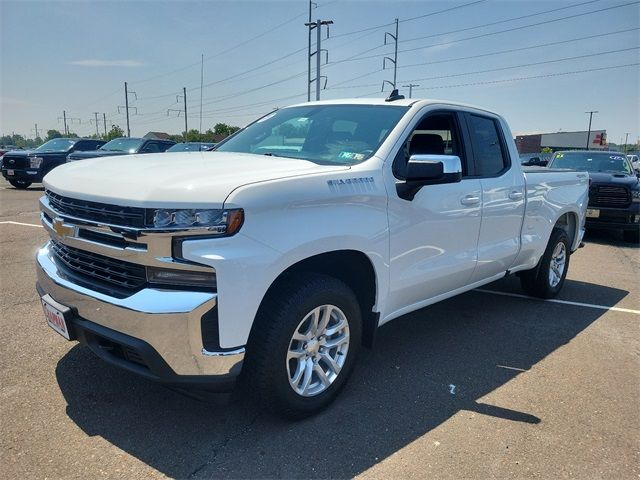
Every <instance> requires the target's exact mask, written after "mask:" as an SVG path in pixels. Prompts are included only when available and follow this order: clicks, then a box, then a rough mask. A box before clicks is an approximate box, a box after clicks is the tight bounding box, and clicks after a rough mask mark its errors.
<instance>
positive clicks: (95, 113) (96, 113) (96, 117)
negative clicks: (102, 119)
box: [93, 112, 100, 137]
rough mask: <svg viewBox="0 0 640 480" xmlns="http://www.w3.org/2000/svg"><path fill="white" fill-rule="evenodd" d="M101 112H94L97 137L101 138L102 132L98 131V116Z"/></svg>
mask: <svg viewBox="0 0 640 480" xmlns="http://www.w3.org/2000/svg"><path fill="white" fill-rule="evenodd" d="M99 113H100V112H93V115H94V116H95V120H96V137H99V136H100V132H99V131H98V114H99Z"/></svg>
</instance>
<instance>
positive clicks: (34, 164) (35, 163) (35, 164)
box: [30, 157, 42, 168]
mask: <svg viewBox="0 0 640 480" xmlns="http://www.w3.org/2000/svg"><path fill="white" fill-rule="evenodd" d="M30 162H31V168H40V165H42V157H31V158H30Z"/></svg>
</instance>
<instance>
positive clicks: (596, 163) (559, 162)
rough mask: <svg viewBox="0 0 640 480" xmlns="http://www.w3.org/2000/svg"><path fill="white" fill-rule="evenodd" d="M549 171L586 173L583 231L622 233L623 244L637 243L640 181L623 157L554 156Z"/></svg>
mask: <svg viewBox="0 0 640 480" xmlns="http://www.w3.org/2000/svg"><path fill="white" fill-rule="evenodd" d="M549 167H551V168H570V169H572V170H586V171H587V172H589V177H590V179H591V185H590V186H589V207H588V208H587V222H586V227H587V228H594V229H595V228H602V229H616V230H622V231H623V234H624V239H625V240H626V241H628V242H633V243H638V242H639V241H640V180H639V179H638V177H637V176H636V174H635V172H634V171H633V167H632V166H631V162H629V160H628V159H627V158H626V157H625V156H624V154H622V153H618V152H602V151H593V150H587V151H566V152H556V153H554V154H553V158H552V159H551V161H550V162H549Z"/></svg>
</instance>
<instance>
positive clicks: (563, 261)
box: [520, 228, 571, 298]
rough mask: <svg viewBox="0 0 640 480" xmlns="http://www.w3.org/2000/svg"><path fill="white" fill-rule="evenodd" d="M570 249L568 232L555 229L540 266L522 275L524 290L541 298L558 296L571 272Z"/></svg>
mask: <svg viewBox="0 0 640 480" xmlns="http://www.w3.org/2000/svg"><path fill="white" fill-rule="evenodd" d="M570 248H571V246H570V244H569V237H567V234H566V232H565V231H564V230H562V229H560V228H554V229H553V231H552V232H551V237H550V238H549V243H548V244H547V248H546V250H545V251H544V254H543V255H542V258H541V259H540V261H539V262H538V265H536V267H535V268H533V269H531V270H527V271H525V272H522V273H521V274H520V283H521V284H522V288H523V290H525V291H526V292H527V293H528V294H530V295H533V296H535V297H540V298H553V297H555V296H556V295H558V293H560V290H561V289H562V286H563V285H564V280H565V278H566V276H567V271H568V270H569V256H570Z"/></svg>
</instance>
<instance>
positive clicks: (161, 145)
mask: <svg viewBox="0 0 640 480" xmlns="http://www.w3.org/2000/svg"><path fill="white" fill-rule="evenodd" d="M175 144H176V142H174V141H173V140H156V139H152V138H131V137H120V138H114V139H113V140H110V141H109V142H107V143H105V144H104V145H102V146H101V147H100V148H99V149H97V150H94V151H93V152H75V153H70V154H69V155H68V156H67V162H74V161H76V160H85V159H87V158H96V157H113V156H116V155H134V154H141V153H160V152H164V151H166V150H167V149H169V148H171V147H172V146H173V145H175Z"/></svg>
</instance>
